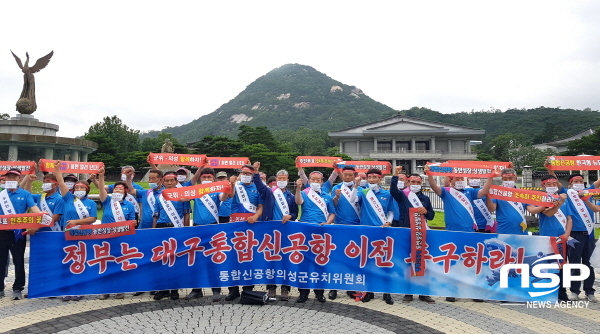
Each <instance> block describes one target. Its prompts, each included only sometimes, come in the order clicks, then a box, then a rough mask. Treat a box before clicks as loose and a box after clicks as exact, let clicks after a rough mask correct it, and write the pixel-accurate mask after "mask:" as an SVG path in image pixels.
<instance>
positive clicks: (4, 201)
mask: <svg viewBox="0 0 600 334" xmlns="http://www.w3.org/2000/svg"><path fill="white" fill-rule="evenodd" d="M0 205H2V211H4V214H5V215H16V214H17V212H16V211H15V207H14V206H13V204H12V202H11V201H10V198H9V197H8V190H7V189H4V190H2V192H0Z"/></svg>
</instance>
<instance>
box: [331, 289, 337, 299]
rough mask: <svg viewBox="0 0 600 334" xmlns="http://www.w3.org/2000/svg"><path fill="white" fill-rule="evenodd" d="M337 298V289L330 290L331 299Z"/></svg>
mask: <svg viewBox="0 0 600 334" xmlns="http://www.w3.org/2000/svg"><path fill="white" fill-rule="evenodd" d="M336 298H337V290H329V299H331V300H334V299H336Z"/></svg>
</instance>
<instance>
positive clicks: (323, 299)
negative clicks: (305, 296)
mask: <svg viewBox="0 0 600 334" xmlns="http://www.w3.org/2000/svg"><path fill="white" fill-rule="evenodd" d="M317 300H318V301H319V302H321V303H324V302H325V301H326V300H327V299H325V296H324V295H317Z"/></svg>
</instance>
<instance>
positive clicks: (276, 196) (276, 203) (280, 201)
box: [253, 161, 298, 301]
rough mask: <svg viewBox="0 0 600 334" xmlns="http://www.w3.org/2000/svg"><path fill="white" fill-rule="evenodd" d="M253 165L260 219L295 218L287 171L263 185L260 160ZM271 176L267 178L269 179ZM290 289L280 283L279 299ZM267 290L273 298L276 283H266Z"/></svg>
mask: <svg viewBox="0 0 600 334" xmlns="http://www.w3.org/2000/svg"><path fill="white" fill-rule="evenodd" d="M253 166H254V179H253V182H254V184H256V189H257V190H258V192H259V193H260V197H261V199H262V201H263V215H262V216H261V218H260V220H261V221H269V220H281V222H282V223H283V224H285V223H286V222H288V221H290V220H296V218H298V205H297V204H296V197H295V196H294V194H292V192H291V191H289V190H287V185H288V182H289V173H288V172H287V171H286V170H283V169H282V170H280V171H278V172H277V174H276V177H275V179H274V180H273V181H274V184H273V183H268V185H264V184H263V183H262V182H260V180H261V179H260V172H259V169H260V162H258V161H257V162H255V163H254V165H253ZM271 178H272V177H271ZM271 178H269V181H271ZM290 290H291V287H290V286H289V285H285V284H284V285H282V286H281V298H280V300H283V301H287V300H289V299H290ZM267 291H268V294H269V297H270V298H275V296H276V291H277V285H275V284H267Z"/></svg>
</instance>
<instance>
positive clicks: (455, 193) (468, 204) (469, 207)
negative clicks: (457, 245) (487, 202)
mask: <svg viewBox="0 0 600 334" xmlns="http://www.w3.org/2000/svg"><path fill="white" fill-rule="evenodd" d="M448 189H449V191H448V192H449V193H450V195H452V197H454V199H456V200H457V201H458V203H460V204H461V205H462V206H463V207H464V208H465V209H467V212H468V213H469V216H471V220H472V221H473V224H474V225H477V221H476V220H475V212H474V211H473V206H472V205H471V201H469V199H468V198H467V196H465V194H463V193H462V192H460V191H458V190H456V189H454V188H448Z"/></svg>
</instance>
